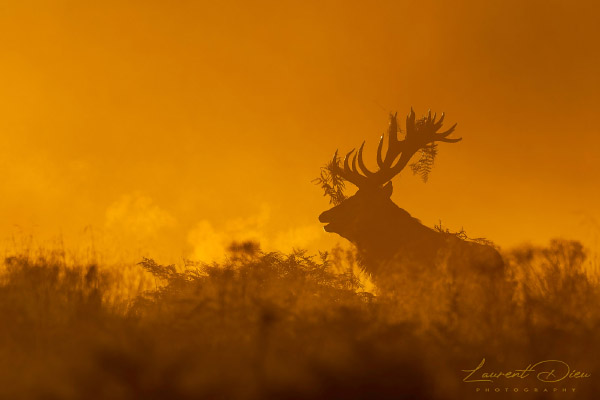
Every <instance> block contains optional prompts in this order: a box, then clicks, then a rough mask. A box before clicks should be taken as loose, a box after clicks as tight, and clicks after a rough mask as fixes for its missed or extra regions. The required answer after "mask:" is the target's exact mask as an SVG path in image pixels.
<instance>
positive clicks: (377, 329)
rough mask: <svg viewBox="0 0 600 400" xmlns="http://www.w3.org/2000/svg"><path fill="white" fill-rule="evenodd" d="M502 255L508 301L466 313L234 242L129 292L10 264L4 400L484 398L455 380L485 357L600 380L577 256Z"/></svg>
mask: <svg viewBox="0 0 600 400" xmlns="http://www.w3.org/2000/svg"><path fill="white" fill-rule="evenodd" d="M505 257H506V259H507V262H508V265H509V271H510V273H509V274H508V277H507V282H506V285H507V286H508V287H511V288H513V289H514V290H513V291H512V292H511V295H510V297H504V298H498V299H497V302H491V303H490V302H483V301H482V299H481V298H480V296H481V291H473V292H472V293H470V292H469V293H461V294H460V296H461V297H462V301H467V302H472V303H473V304H474V305H477V307H479V311H477V312H473V313H463V312H461V311H460V309H458V308H456V307H454V306H453V305H455V304H456V303H455V300H456V299H454V298H453V296H455V294H453V293H452V291H450V290H446V289H445V287H446V286H447V282H445V278H444V277H443V276H429V275H428V274H427V273H426V271H425V272H423V273H422V274H421V275H420V276H419V279H412V280H410V279H406V280H405V281H404V282H402V283H398V284H399V285H401V287H399V288H398V290H396V291H394V292H393V293H377V292H375V294H374V292H373V290H372V286H371V285H372V284H371V283H369V282H368V281H367V280H366V277H365V276H362V275H361V274H360V273H359V272H358V271H357V269H356V258H355V256H354V255H353V253H352V252H351V251H345V250H342V249H334V250H333V251H332V253H330V254H326V253H323V254H321V255H319V256H315V257H311V256H308V255H307V254H306V253H304V252H301V251H297V252H294V253H292V254H280V253H265V252H262V251H260V249H259V247H258V246H257V245H255V244H252V243H237V244H232V246H231V247H230V249H229V255H228V258H227V260H226V261H224V262H223V263H221V264H203V263H192V262H188V263H187V264H186V265H183V266H178V267H176V266H163V265H159V264H157V263H156V262H154V261H153V260H151V259H144V260H143V261H142V262H141V263H140V264H139V269H140V273H143V274H145V275H144V276H145V278H143V279H140V280H139V282H144V284H141V283H138V284H137V286H136V288H137V289H135V290H131V291H129V296H124V295H122V293H123V286H124V285H125V284H124V283H123V282H122V281H123V280H124V279H125V278H124V276H123V274H121V273H120V272H119V270H115V269H114V268H113V269H110V268H107V267H106V266H98V265H93V264H92V265H72V264H71V263H67V261H65V259H64V257H61V256H60V254H54V253H48V254H45V255H42V256H36V257H32V256H31V255H15V256H12V257H8V258H6V259H5V261H4V266H3V273H2V280H1V283H0V349H1V350H0V351H1V352H0V360H1V364H0V365H1V366H0V398H2V399H4V398H6V399H19V398H24V399H25V398H26V399H30V398H32V399H38V398H39V399H130V398H139V399H188V398H189V399H198V398H206V399H269V398H278V399H279V398H281V399H307V398H327V399H336V398H343V399H386V398H390V399H402V398H411V399H428V398H431V399H454V398H471V397H472V398H480V397H482V396H485V394H481V393H475V391H474V388H475V386H474V384H469V383H465V382H462V379H463V378H464V376H465V374H464V373H463V372H462V371H461V370H463V369H469V368H474V367H476V366H477V364H478V363H479V362H480V361H481V359H482V358H483V357H485V358H486V359H487V362H488V365H490V367H492V366H495V367H496V369H497V370H506V369H513V370H514V369H517V368H523V367H526V366H527V365H528V364H530V363H534V362H537V361H541V360H545V359H561V360H564V361H566V362H568V363H569V364H571V366H572V367H575V368H577V369H578V370H584V371H589V372H592V373H594V372H595V371H597V370H598V369H597V367H598V362H599V361H598V360H597V358H598V357H597V356H596V355H594V354H598V353H599V352H600V345H599V344H598V339H599V338H600V333H598V332H599V331H598V328H600V323H599V322H600V310H599V308H598V304H599V301H598V300H599V299H600V297H599V296H600V286H599V285H598V279H597V275H594V272H591V269H590V268H587V267H586V254H585V250H584V249H583V248H582V246H581V245H580V244H579V243H577V242H571V241H561V240H556V241H553V242H552V243H551V244H550V246H548V247H546V248H539V247H534V246H524V247H522V248H519V249H515V250H513V251H511V252H508V253H506V254H505ZM67 264H68V265H67ZM148 283H151V285H150V286H149V285H148ZM125 286H126V285H125ZM115 293H117V294H115ZM486 311H488V312H486ZM485 315H499V316H500V318H497V319H492V318H484V317H482V316H485ZM523 385H525V384H524V383H519V382H516V383H513V382H510V384H509V385H508V386H510V387H513V386H520V387H521V386H523ZM527 385H529V387H534V386H536V385H537V386H538V387H539V388H543V387H544V385H542V384H541V383H539V382H538V383H537V384H536V383H535V382H529V383H528V384H527ZM496 386H499V387H502V388H504V387H505V386H507V384H506V383H502V384H499V385H493V386H492V387H496ZM525 386H526V385H525ZM555 386H557V385H554V386H551V387H555ZM482 387H483V386H482ZM559 387H568V388H571V387H575V388H577V393H576V394H577V395H578V396H581V397H574V398H590V397H586V396H589V394H586V393H594V391H597V390H598V389H599V387H598V383H597V381H595V379H594V375H592V378H591V379H586V380H579V381H572V382H568V383H564V382H563V383H562V384H561V385H560V386H559ZM520 395H521V396H529V398H536V397H535V395H534V394H533V393H531V394H529V395H525V394H524V393H520ZM487 396H495V397H499V398H500V397H502V396H503V394H497V393H491V394H488V395H487ZM552 396H553V395H552V393H550V394H543V398H552ZM564 397H565V395H564V394H562V393H559V394H558V395H557V398H564Z"/></svg>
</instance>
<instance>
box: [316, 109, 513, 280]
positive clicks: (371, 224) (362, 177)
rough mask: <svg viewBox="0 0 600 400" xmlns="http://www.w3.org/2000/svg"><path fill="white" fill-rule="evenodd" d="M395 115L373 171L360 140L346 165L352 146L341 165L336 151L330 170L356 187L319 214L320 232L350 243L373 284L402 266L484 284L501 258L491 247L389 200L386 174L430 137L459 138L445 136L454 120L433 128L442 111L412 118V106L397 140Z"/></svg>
mask: <svg viewBox="0 0 600 400" xmlns="http://www.w3.org/2000/svg"><path fill="white" fill-rule="evenodd" d="M396 114H397V113H396ZM396 114H393V115H391V116H390V125H389V131H388V145H387V151H386V154H385V157H382V150H383V140H384V137H383V136H382V137H381V140H380V141H379V146H378V148H377V165H378V166H379V169H378V170H377V171H375V172H372V171H370V170H369V169H368V168H367V167H366V166H365V163H364V162H363V147H364V142H363V144H362V145H361V146H360V148H359V150H358V152H356V153H355V154H354V157H353V158H352V163H351V165H350V162H349V159H350V156H351V155H352V153H354V150H352V151H350V152H349V153H348V154H347V155H346V157H345V158H344V165H343V168H342V167H341V166H340V165H339V161H338V157H337V151H336V155H335V156H334V161H333V163H332V165H333V172H334V173H335V174H337V175H338V176H340V177H342V178H343V179H344V180H346V181H348V182H350V183H352V184H354V185H355V186H357V187H358V191H357V192H356V193H355V194H354V195H353V196H351V197H349V198H347V199H345V200H344V201H342V202H341V203H340V204H338V205H336V206H335V207H333V208H332V209H330V210H328V211H325V212H323V213H322V214H321V215H320V216H319V220H320V221H321V222H322V223H326V224H327V225H325V227H324V229H325V231H327V232H333V233H337V234H339V235H340V236H342V237H344V238H345V239H347V240H349V241H350V242H352V243H353V244H354V245H355V246H356V248H357V250H358V253H359V255H360V256H361V258H362V261H363V265H364V268H365V270H366V271H367V272H369V273H370V274H371V275H372V276H373V279H374V281H375V282H376V283H377V284H378V285H381V284H385V283H386V282H387V283H389V282H390V278H391V277H393V276H394V275H395V274H396V273H397V272H402V273H403V274H406V271H421V272H422V271H429V272H432V271H436V272H439V273H445V274H446V275H447V276H450V277H451V279H452V281H453V282H455V283H456V282H461V281H465V280H466V281H468V282H469V287H472V285H473V284H476V285H479V286H481V284H484V286H487V285H488V284H490V283H491V281H493V280H496V279H498V278H501V277H502V275H503V270H504V263H503V260H502V257H501V256H500V254H499V253H498V252H497V251H496V250H495V249H494V248H493V247H492V246H489V245H486V244H480V243H476V242H473V241H467V240H462V239H461V238H459V237H457V235H455V234H451V233H445V232H439V231H436V230H434V229H431V228H429V227H426V226H424V225H422V224H421V223H420V222H419V220H417V219H416V218H413V217H412V216H411V215H410V214H409V213H408V212H406V211H405V210H403V209H402V208H400V207H398V206H397V205H396V204H394V202H392V200H391V199H390V196H391V195H392V190H393V188H392V182H391V180H392V178H393V177H394V176H396V175H397V174H399V173H400V172H401V171H402V170H403V169H404V168H405V167H406V166H407V165H408V163H409V161H410V160H411V158H412V157H413V155H414V154H415V153H417V152H418V151H420V150H423V149H425V148H426V147H427V146H431V144H433V143H435V142H446V143H455V142H458V141H460V140H461V138H449V136H450V134H451V133H452V132H454V129H455V127H456V124H455V125H454V126H452V127H451V128H450V129H448V130H447V131H445V132H439V130H440V128H441V127H442V123H443V121H444V114H442V116H441V118H440V119H439V120H437V121H436V115H434V116H433V117H432V116H431V111H430V112H429V113H428V115H427V116H426V117H423V118H420V119H416V118H415V113H414V111H413V110H412V109H411V111H410V114H409V115H408V116H407V118H406V135H405V137H404V139H401V140H400V139H398V123H397V119H396ZM396 159H397V161H396ZM357 163H358V168H357ZM475 282H477V283H475ZM463 289H464V287H463Z"/></svg>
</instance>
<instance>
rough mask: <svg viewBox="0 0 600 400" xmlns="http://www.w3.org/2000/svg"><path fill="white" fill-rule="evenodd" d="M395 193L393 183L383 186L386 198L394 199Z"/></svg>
mask: <svg viewBox="0 0 600 400" xmlns="http://www.w3.org/2000/svg"><path fill="white" fill-rule="evenodd" d="M393 191H394V187H393V186H392V182H388V183H386V184H385V185H384V186H383V194H384V195H385V197H392V192H393Z"/></svg>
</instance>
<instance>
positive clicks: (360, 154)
mask: <svg viewBox="0 0 600 400" xmlns="http://www.w3.org/2000/svg"><path fill="white" fill-rule="evenodd" d="M364 147H365V141H364V140H363V142H362V144H361V145H360V149H358V166H359V167H360V169H361V171H362V172H363V174H365V176H371V175H373V173H372V172H371V171H369V169H368V168H367V166H366V165H365V162H364V161H363V148H364Z"/></svg>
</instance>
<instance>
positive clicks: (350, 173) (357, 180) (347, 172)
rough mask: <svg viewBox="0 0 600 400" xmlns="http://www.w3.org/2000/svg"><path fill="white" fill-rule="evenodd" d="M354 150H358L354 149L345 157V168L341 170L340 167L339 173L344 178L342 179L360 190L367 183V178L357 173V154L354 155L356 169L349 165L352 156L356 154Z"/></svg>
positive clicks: (353, 162)
mask: <svg viewBox="0 0 600 400" xmlns="http://www.w3.org/2000/svg"><path fill="white" fill-rule="evenodd" d="M354 150H356V149H352V150H350V151H349V152H348V154H346V157H344V168H343V169H341V168H339V167H338V173H339V174H340V175H341V176H342V178H344V179H345V180H347V181H348V182H350V183H353V184H354V185H356V187H358V188H360V187H361V186H364V185H365V184H366V183H367V178H366V177H365V176H362V175H361V174H359V173H358V172H357V171H356V154H355V155H354V159H353V161H352V165H353V167H354V169H352V168H351V167H350V165H349V159H350V155H351V154H352V153H354Z"/></svg>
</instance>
